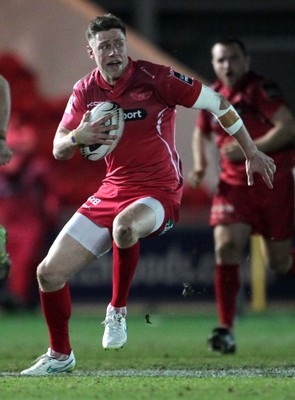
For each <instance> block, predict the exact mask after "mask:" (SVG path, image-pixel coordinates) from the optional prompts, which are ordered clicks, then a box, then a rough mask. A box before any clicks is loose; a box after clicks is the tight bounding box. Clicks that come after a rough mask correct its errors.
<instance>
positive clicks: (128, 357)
mask: <svg viewBox="0 0 295 400" xmlns="http://www.w3.org/2000/svg"><path fill="white" fill-rule="evenodd" d="M194 308H195V309H196V313H195V314H194V313H192V312H180V311H178V312H173V308H172V309H171V310H170V311H169V312H168V311H165V312H161V313H159V312H157V311H154V312H151V313H150V322H151V324H149V323H147V322H146V318H145V310H144V308H143V311H138V310H137V311H136V312H135V311H134V312H133V310H132V307H129V309H128V311H129V314H128V343H127V344H126V346H125V347H124V348H123V349H122V350H120V351H105V350H103V349H102V348H101V337H102V333H103V326H102V325H101V324H100V322H101V321H102V320H103V318H104V315H103V313H102V312H100V313H98V314H97V315H96V313H94V312H93V311H91V312H88V311H87V309H83V310H82V311H81V310H78V311H77V310H75V308H74V310H73V316H72V319H71V324H70V327H71V338H72V346H73V349H74V352H75V356H76V359H77V367H76V370H75V371H74V372H73V373H70V374H66V375H59V376H52V377H30V378H28V377H21V376H20V375H19V372H20V371H21V370H22V369H24V368H27V367H29V366H30V363H31V362H32V361H33V360H34V359H35V358H37V357H38V356H39V355H41V354H43V353H45V352H46V350H47V347H48V336H47V329H46V326H45V322H44V320H43V317H42V315H41V314H40V313H39V312H37V313H36V314H22V315H14V316H11V315H10V316H5V315H1V316H0V326H1V328H0V332H1V335H0V360H1V363H0V397H1V399H3V400H10V399H16V398H17V399H20V400H26V399H30V400H32V399H38V400H43V399H44V400H47V399H51V400H55V399H63V400H64V399H65V400H66V399H72V400H76V399H79V400H81V399H83V400H88V399H89V400H90V399H104V400H113V399H114V400H125V399H126V400H127V399H128V400H129V399H130V400H133V399H138V400H141V399H143V400H144V399H149V400H150V399H155V400H162V399H169V400H174V399H188V400H190V399H192V400H207V399H210V400H211V399H215V398H216V399H217V398H218V400H225V399H226V400H228V399H239V400H248V399H249V400H250V399H251V400H253V399H259V400H266V399H269V400H272V399H273V400H284V399H286V400H287V399H288V400H289V399H292V398H294V397H295V396H294V389H295V378H294V377H295V346H294V344H295V336H294V331H295V312H294V313H292V312H290V311H289V312H287V311H284V310H282V309H276V310H275V309H273V310H272V311H271V312H270V311H269V312H267V313H264V314H259V315H258V314H251V313H246V314H245V315H244V316H243V317H241V318H239V319H238V321H237V322H236V331H235V334H236V339H237V344H238V349H237V353H236V354H235V355H220V354H219V353H212V352H210V351H208V349H207V346H206V338H207V336H208V333H209V332H210V331H211V330H212V328H214V327H215V326H216V322H217V319H216V316H215V313H214V314H213V313H212V311H211V312H208V313H207V312H206V313H205V312H203V313H202V314H198V313H197V309H198V306H197V305H196V306H195V307H194ZM171 311H172V312H171Z"/></svg>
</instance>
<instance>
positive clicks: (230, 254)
mask: <svg viewBox="0 0 295 400" xmlns="http://www.w3.org/2000/svg"><path fill="white" fill-rule="evenodd" d="M215 256H216V259H217V260H219V261H220V262H222V263H225V264H232V263H234V264H235V263H237V262H239V258H240V250H239V248H238V246H237V245H236V243H235V242H234V241H232V240H229V241H225V242H221V243H215Z"/></svg>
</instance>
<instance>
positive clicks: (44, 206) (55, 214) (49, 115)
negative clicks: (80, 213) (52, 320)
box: [0, 53, 105, 311]
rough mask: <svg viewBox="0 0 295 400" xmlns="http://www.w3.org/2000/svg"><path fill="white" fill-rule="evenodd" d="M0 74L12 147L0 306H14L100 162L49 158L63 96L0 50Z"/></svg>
mask: <svg viewBox="0 0 295 400" xmlns="http://www.w3.org/2000/svg"><path fill="white" fill-rule="evenodd" d="M0 74H2V75H3V76H4V77H5V78H6V79H7V81H8V82H9V84H10V88H11V104H12V107H11V118H10V124H9V127H8V138H9V140H8V144H9V146H10V147H11V149H12V150H13V152H14V157H13V159H12V160H11V163H9V165H6V166H5V167H1V170H0V224H3V225H4V226H5V227H6V228H7V231H8V243H7V251H8V253H9V255H10V258H11V262H12V267H11V271H10V275H9V277H8V280H7V282H6V283H5V285H6V286H5V288H3V287H1V291H0V306H1V305H2V307H3V308H4V309H6V310H7V311H16V310H18V309H20V310H21V309H24V308H30V307H31V306H32V305H34V300H35V295H36V293H37V280H36V267H37V265H38V264H39V262H40V261H41V259H42V258H43V256H44V254H45V253H46V252H47V250H48V247H49V245H50V244H51V243H50V241H51V237H52V236H53V235H54V233H55V231H56V230H57V229H59V225H60V224H63V221H64V220H65V219H67V217H68V213H71V212H72V209H76V208H77V207H78V205H80V204H81V203H82V202H84V201H85V200H86V194H85V193H89V192H94V191H95V189H96V186H97V184H98V174H99V171H101V176H104V170H105V164H104V161H101V162H97V163H95V164H94V163H93V162H91V161H86V160H85V159H83V158H82V157H81V156H80V155H79V154H77V156H76V157H75V158H74V159H73V160H72V162H70V163H64V162H61V161H57V160H55V159H54V157H53V155H52V142H53V138H54V134H55V131H56V128H57V126H58V123H59V121H60V119H61V116H62V114H63V111H64V108H65V105H66V103H67V98H63V97H59V98H48V97H46V96H44V95H43V94H42V93H41V90H40V89H39V83H38V76H37V74H36V73H35V71H33V70H31V69H30V68H28V67H27V66H26V65H25V63H24V62H23V61H22V60H21V59H20V57H18V56H17V55H15V54H12V53H2V54H0ZM73 171H74V174H75V175H74V178H75V179H72V177H73ZM85 175H87V177H88V179H87V180H85ZM87 197H88V196H87ZM44 238H45V240H44ZM44 252H45V253H44Z"/></svg>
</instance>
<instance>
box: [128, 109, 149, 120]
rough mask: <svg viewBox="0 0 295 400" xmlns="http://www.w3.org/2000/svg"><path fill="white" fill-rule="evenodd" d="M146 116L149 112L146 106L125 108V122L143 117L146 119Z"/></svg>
mask: <svg viewBox="0 0 295 400" xmlns="http://www.w3.org/2000/svg"><path fill="white" fill-rule="evenodd" d="M146 116H147V112H146V110H145V109H144V108H136V109H127V110H124V120H125V122H127V121H138V120H142V119H145V118H146Z"/></svg>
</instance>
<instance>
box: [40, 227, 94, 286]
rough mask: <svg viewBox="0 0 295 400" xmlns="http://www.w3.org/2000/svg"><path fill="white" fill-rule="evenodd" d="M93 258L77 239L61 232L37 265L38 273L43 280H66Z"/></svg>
mask: <svg viewBox="0 0 295 400" xmlns="http://www.w3.org/2000/svg"><path fill="white" fill-rule="evenodd" d="M95 258H96V257H95V255H94V254H93V253H91V252H90V251H89V250H87V249H86V248H85V247H83V246H82V245H81V244H80V243H79V242H78V241H77V240H75V239H73V238H72V237H71V236H69V235H68V234H67V233H65V232H61V233H60V234H59V236H58V237H57V238H56V240H55V241H54V243H53V244H52V246H51V248H50V249H49V252H48V254H47V256H46V258H45V259H44V260H43V262H42V263H41V264H40V266H39V267H38V270H39V271H38V273H39V275H40V276H42V277H43V279H45V280H49V281H52V282H58V283H60V282H66V281H68V280H69V279H70V278H71V277H72V276H73V275H74V274H75V273H77V272H78V271H80V270H81V269H83V268H84V267H85V266H86V265H88V264H89V263H91V262H92V261H94V260H95Z"/></svg>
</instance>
